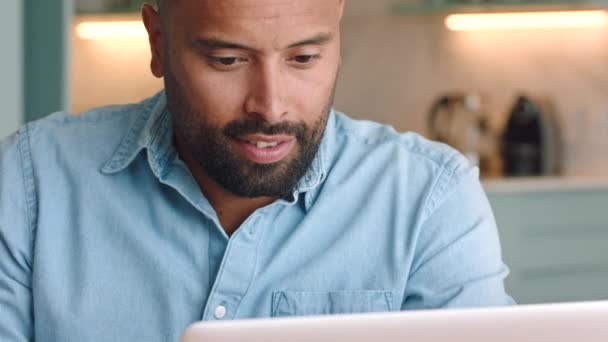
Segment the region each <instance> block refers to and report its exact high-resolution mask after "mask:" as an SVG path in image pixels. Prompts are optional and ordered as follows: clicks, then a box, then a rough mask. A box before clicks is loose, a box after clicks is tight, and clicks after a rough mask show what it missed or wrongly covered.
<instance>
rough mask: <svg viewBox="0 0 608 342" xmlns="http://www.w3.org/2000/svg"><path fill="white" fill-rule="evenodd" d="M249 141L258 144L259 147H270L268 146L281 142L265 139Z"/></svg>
mask: <svg viewBox="0 0 608 342" xmlns="http://www.w3.org/2000/svg"><path fill="white" fill-rule="evenodd" d="M249 143H251V144H253V145H256V147H257V148H268V147H275V146H277V145H278V144H279V143H278V142H276V141H274V142H265V141H250V142H249Z"/></svg>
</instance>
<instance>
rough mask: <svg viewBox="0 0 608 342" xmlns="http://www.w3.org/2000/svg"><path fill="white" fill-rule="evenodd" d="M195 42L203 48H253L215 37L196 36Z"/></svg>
mask: <svg viewBox="0 0 608 342" xmlns="http://www.w3.org/2000/svg"><path fill="white" fill-rule="evenodd" d="M196 44H197V45H198V46H200V47H202V48H205V49H210V50H214V49H236V50H255V49H253V48H251V47H249V46H246V45H243V44H239V43H234V42H229V41H226V40H221V39H217V38H198V39H197V40H196Z"/></svg>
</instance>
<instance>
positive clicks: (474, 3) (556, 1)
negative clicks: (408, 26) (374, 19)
mask: <svg viewBox="0 0 608 342" xmlns="http://www.w3.org/2000/svg"><path fill="white" fill-rule="evenodd" d="M606 8H608V0H593V1H589V0H489V1H478V0H468V1H467V0H422V1H411V0H396V1H394V2H392V3H391V4H390V5H389V6H388V10H389V11H390V12H392V13H394V14H432V13H451V12H501V11H505V10H507V11H534V10H566V11H568V10H588V9H606Z"/></svg>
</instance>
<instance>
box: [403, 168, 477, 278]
mask: <svg viewBox="0 0 608 342" xmlns="http://www.w3.org/2000/svg"><path fill="white" fill-rule="evenodd" d="M452 170H453V171H455V169H454V168H453V169H452ZM453 173H454V172H452V174H453ZM451 178H452V177H451V176H450V179H451ZM463 182H464V178H463V179H462V180H461V181H460V182H458V183H457V184H456V185H454V187H458V186H460V185H461V184H462V183H463ZM451 195H452V194H450V196H451ZM439 207H440V206H439ZM434 209H436V208H434ZM434 213H435V212H433V213H429V215H428V216H427V217H426V218H424V219H423V220H422V223H424V221H426V220H428V219H429V218H430V217H431V216H433V215H432V214H434ZM476 228H477V227H473V228H471V229H468V230H467V231H466V232H464V233H462V234H461V235H458V236H457V237H456V238H455V239H453V240H452V241H450V242H448V243H447V244H446V245H445V246H443V247H441V248H440V249H439V251H437V252H436V253H434V254H432V255H431V256H429V257H428V258H427V259H426V261H424V262H422V263H421V264H420V265H418V267H416V268H415V269H414V270H412V272H411V273H410V275H409V277H413V276H414V275H415V274H416V272H418V270H420V269H421V268H422V267H424V265H426V264H427V263H428V262H429V261H430V260H432V259H433V258H435V257H436V256H437V255H439V254H440V253H441V252H443V251H444V250H445V249H446V248H448V247H450V246H451V245H453V244H454V243H456V242H457V241H458V240H460V239H462V238H463V237H465V236H466V235H468V234H470V233H471V232H472V231H473V230H475V229H476Z"/></svg>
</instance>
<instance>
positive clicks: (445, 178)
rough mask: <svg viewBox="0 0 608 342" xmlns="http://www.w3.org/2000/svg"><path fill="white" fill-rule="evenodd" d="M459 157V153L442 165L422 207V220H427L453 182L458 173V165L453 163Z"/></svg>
mask: <svg viewBox="0 0 608 342" xmlns="http://www.w3.org/2000/svg"><path fill="white" fill-rule="evenodd" d="M456 159H458V155H454V156H453V157H452V158H451V159H450V160H448V162H447V163H445V164H444V165H442V167H441V171H440V173H439V175H438V176H437V180H436V181H435V182H434V184H433V186H432V187H431V190H430V192H429V196H428V197H427V199H426V201H425V203H424V206H423V207H422V215H423V216H422V220H421V222H424V221H426V220H427V219H428V218H429V217H430V216H431V215H432V214H433V211H434V210H435V209H436V207H437V201H438V200H439V197H440V195H441V194H444V193H445V191H446V189H447V187H448V186H449V185H450V183H452V180H453V177H454V174H455V173H456V170H457V167H456V166H453V165H452V164H453V163H454V161H455V160H456Z"/></svg>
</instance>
